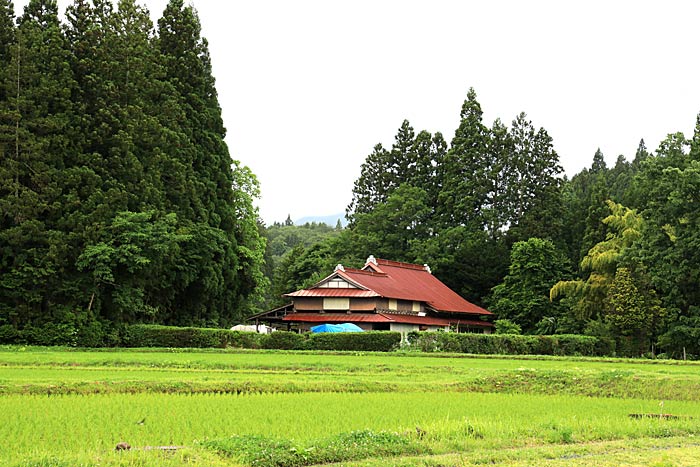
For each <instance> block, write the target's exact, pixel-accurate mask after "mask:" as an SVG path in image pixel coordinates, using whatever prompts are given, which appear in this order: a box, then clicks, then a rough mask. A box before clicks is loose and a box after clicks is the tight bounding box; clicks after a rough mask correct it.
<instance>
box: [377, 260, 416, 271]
mask: <svg viewBox="0 0 700 467" xmlns="http://www.w3.org/2000/svg"><path fill="white" fill-rule="evenodd" d="M377 263H378V264H380V265H382V266H393V267H396V268H405V269H415V270H417V271H425V265H421V264H415V263H404V262H402V261H392V260H390V259H380V258H377Z"/></svg>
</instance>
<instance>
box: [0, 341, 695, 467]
mask: <svg viewBox="0 0 700 467" xmlns="http://www.w3.org/2000/svg"><path fill="white" fill-rule="evenodd" d="M698 370H700V366H698V365H697V364H695V363H684V362H660V361H653V363H651V361H643V360H637V361H623V360H601V359H597V360H594V359H590V360H586V359H575V358H547V359H542V358H530V359H527V358H520V359H512V358H475V357H469V356H463V355H462V356H445V355H441V356H437V355H431V354H350V353H348V354H338V353H335V354H331V353H328V354H321V353H289V352H232V351H194V350H193V351H178V352H171V351H167V350H163V351H152V350H135V351H134V350H129V351H122V350H114V351H76V350H67V349H46V348H28V349H23V348H19V347H6V348H2V349H0V439H2V440H4V442H3V443H2V444H0V465H3V466H5V465H7V466H12V467H19V466H23V467H40V466H41V467H63V466H85V467H88V466H89V467H92V466H108V467H109V466H163V467H165V466H179V465H183V466H185V465H186V466H193V467H200V466H248V465H250V466H252V465H256V466H266V465H275V466H280V467H281V466H296V465H315V464H321V463H323V464H327V463H333V462H336V463H337V465H357V466H383V465H406V466H408V465H420V466H436V467H437V466H453V465H454V466H468V465H481V464H484V463H488V464H492V465H501V466H524V465H552V466H556V465H577V466H593V465H657V466H658V467H665V466H686V465H687V466H690V465H699V464H700V455H699V454H698V451H700V371H698ZM630 414H637V415H640V416H638V417H636V418H634V417H631V416H630ZM670 416H672V417H670ZM121 442H123V443H128V445H129V446H130V447H131V449H129V450H122V451H116V450H115V447H116V446H117V444H118V443H121ZM625 463H626V464H625Z"/></svg>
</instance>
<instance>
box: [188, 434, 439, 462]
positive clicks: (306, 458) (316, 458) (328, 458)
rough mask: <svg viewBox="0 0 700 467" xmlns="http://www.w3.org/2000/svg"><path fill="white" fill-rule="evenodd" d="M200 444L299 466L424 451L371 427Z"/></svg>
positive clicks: (234, 455) (236, 455) (247, 458)
mask: <svg viewBox="0 0 700 467" xmlns="http://www.w3.org/2000/svg"><path fill="white" fill-rule="evenodd" d="M201 445H202V446H204V447H205V448H207V449H211V450H214V451H216V452H219V453H221V454H223V455H225V456H228V457H232V458H235V459H237V460H239V461H240V462H243V463H245V464H246V465H250V466H255V467H300V466H307V465H314V464H326V463H332V462H343V461H349V460H358V459H365V458H368V457H382V458H386V457H391V456H398V455H402V454H419V453H422V452H425V451H426V449H425V448H423V447H421V446H420V445H419V444H417V443H415V442H413V441H412V440H411V439H409V438H408V437H407V436H403V435H400V434H398V433H392V432H387V431H380V432H375V431H372V430H358V431H351V432H349V433H339V434H337V435H335V436H332V437H328V438H323V439H320V440H313V441H311V442H307V443H305V444H295V443H293V442H292V441H290V440H285V439H278V438H269V437H266V436H261V435H238V436H232V437H229V438H224V439H217V440H210V441H205V442H202V443H201Z"/></svg>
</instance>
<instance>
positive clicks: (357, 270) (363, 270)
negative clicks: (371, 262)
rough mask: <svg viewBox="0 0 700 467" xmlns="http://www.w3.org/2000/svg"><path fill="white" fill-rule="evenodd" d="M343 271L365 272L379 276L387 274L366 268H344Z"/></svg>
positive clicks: (368, 274)
mask: <svg viewBox="0 0 700 467" xmlns="http://www.w3.org/2000/svg"><path fill="white" fill-rule="evenodd" d="M345 272H351V273H353V274H365V275H367V276H379V277H387V276H388V274H387V273H385V272H376V271H368V270H366V269H355V268H345Z"/></svg>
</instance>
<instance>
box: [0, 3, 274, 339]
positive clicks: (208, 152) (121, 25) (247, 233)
mask: <svg viewBox="0 0 700 467" xmlns="http://www.w3.org/2000/svg"><path fill="white" fill-rule="evenodd" d="M224 136H225V129H224V127H223V122H222V119H221V109H220V107H219V103H218V98H217V93H216V88H215V83H214V78H213V76H212V73H211V63H210V59H209V53H208V46H207V42H206V40H205V39H204V38H202V37H201V35H200V23H199V19H198V17H197V14H196V12H195V11H194V10H193V8H192V7H191V6H186V5H184V4H183V1H182V0H172V1H170V2H169V4H168V6H167V8H166V9H165V11H164V12H163V15H162V17H161V18H160V20H159V21H158V24H157V27H156V26H155V25H154V24H153V23H152V21H151V20H150V17H149V13H148V11H147V10H146V9H145V8H143V7H142V6H140V5H138V4H137V3H136V2H135V1H134V0H120V1H119V2H118V3H117V4H116V5H113V3H112V2H111V1H108V0H92V1H90V0H74V1H73V2H72V3H71V4H70V6H68V8H67V11H66V20H65V22H63V23H62V22H61V21H60V20H59V12H58V8H57V4H56V1H55V0H31V1H30V2H29V4H28V5H27V6H26V8H25V9H24V12H23V14H21V15H20V16H19V17H17V18H15V14H14V6H13V4H12V2H11V1H9V0H0V327H2V330H3V333H5V334H12V333H13V332H17V331H25V332H28V330H32V329H38V330H42V331H41V332H37V333H38V334H42V333H43V335H46V336H53V337H51V338H49V337H47V338H46V339H47V340H49V341H50V340H51V339H53V340H55V341H62V340H63V341H66V340H67V339H69V338H73V339H74V338H75V337H74V336H82V337H79V338H80V339H82V340H83V341H85V340H86V339H88V340H89V338H90V336H93V337H94V339H96V340H100V339H108V336H109V333H110V332H114V329H116V328H117V327H118V326H119V325H120V324H124V323H134V322H148V323H150V322H154V323H164V324H165V323H169V324H180V325H190V324H198V325H225V324H227V323H231V322H233V321H236V320H238V319H240V317H241V316H242V315H243V314H244V313H246V312H247V310H248V309H249V307H248V304H249V303H250V302H251V301H253V300H257V299H258V298H259V296H260V295H261V287H262V286H264V285H265V282H266V279H265V277H264V276H263V270H262V264H263V254H264V238H263V237H262V236H261V233H260V228H259V225H258V221H257V219H258V216H257V211H256V208H255V207H254V198H255V197H256V196H257V195H258V185H257V181H256V178H255V176H254V175H253V174H252V173H251V172H250V171H249V170H248V169H247V168H246V167H242V166H240V165H239V164H238V163H237V162H235V161H233V160H232V159H231V156H230V155H229V152H228V148H227V146H226V144H225V142H224ZM71 336H73V337H71ZM54 337H55V339H54Z"/></svg>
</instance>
